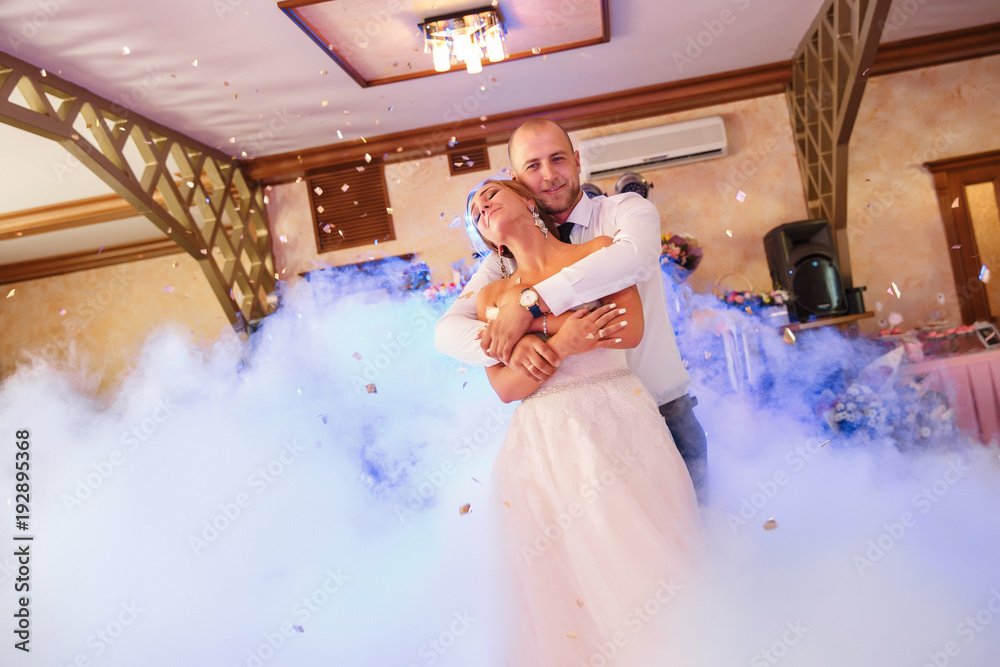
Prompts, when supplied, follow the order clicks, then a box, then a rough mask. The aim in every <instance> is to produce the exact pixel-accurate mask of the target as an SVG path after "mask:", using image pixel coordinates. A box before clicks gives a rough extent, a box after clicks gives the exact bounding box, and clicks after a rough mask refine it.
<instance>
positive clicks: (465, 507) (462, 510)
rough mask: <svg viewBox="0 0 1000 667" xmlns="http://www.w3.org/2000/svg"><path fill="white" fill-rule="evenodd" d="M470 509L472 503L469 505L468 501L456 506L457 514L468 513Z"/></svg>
mask: <svg viewBox="0 0 1000 667" xmlns="http://www.w3.org/2000/svg"><path fill="white" fill-rule="evenodd" d="M471 511H472V505H470V504H469V503H466V504H464V505H462V506H461V507H459V508H458V513H459V515H463V514H468V513H469V512H471Z"/></svg>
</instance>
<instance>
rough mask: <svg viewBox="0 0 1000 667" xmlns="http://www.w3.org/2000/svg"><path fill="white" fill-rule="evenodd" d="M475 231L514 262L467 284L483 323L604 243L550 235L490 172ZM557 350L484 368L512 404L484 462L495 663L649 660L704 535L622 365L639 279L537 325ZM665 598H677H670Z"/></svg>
mask: <svg viewBox="0 0 1000 667" xmlns="http://www.w3.org/2000/svg"><path fill="white" fill-rule="evenodd" d="M469 215H470V216H471V218H472V220H473V221H474V223H475V230H476V231H477V232H478V233H479V235H480V236H481V237H482V240H483V242H484V243H485V244H486V245H487V246H488V247H489V248H490V249H491V250H492V251H494V252H497V253H499V254H500V255H501V257H508V258H512V259H516V262H517V268H516V270H515V271H514V272H513V273H512V274H510V275H509V276H508V277H506V278H504V279H501V280H498V281H496V282H494V283H492V284H490V285H488V286H487V287H485V288H483V289H482V290H481V291H480V292H479V294H477V295H476V312H477V317H478V319H480V320H481V321H483V322H486V321H488V320H489V318H490V316H491V314H493V313H494V312H495V309H496V308H498V307H499V306H503V305H506V304H507V303H509V302H510V301H512V300H514V301H516V300H518V299H519V298H520V296H521V287H520V285H522V284H524V285H533V284H536V283H538V282H540V281H541V280H543V279H545V278H547V277H549V276H551V275H553V274H554V273H556V272H558V271H559V270H560V269H562V268H564V267H566V266H569V265H571V264H574V263H575V262H577V261H578V260H579V259H581V258H582V257H585V256H586V255H589V254H590V253H592V252H595V251H596V250H598V249H600V248H603V247H605V246H607V245H610V244H611V243H613V240H612V239H611V238H609V237H607V236H601V237H597V238H595V239H593V240H591V241H589V242H587V243H584V244H580V245H571V244H567V243H563V242H562V241H560V240H559V237H558V234H557V233H555V228H554V225H553V224H552V221H551V218H550V217H549V216H548V215H547V214H546V213H545V212H544V211H543V210H542V209H541V207H540V206H539V203H538V201H537V200H536V199H535V197H534V196H533V195H532V193H531V192H530V191H529V190H528V189H527V188H525V187H524V186H522V185H521V184H519V183H517V182H514V181H486V182H485V183H484V184H483V185H482V186H481V187H480V188H479V189H478V190H477V191H476V192H475V194H474V195H472V196H471V197H470V199H469ZM502 262H503V260H501V263H502ZM532 330H533V331H537V332H538V334H539V335H542V336H544V337H547V338H548V342H549V345H550V346H551V348H552V349H553V350H554V351H555V352H556V353H557V354H558V356H559V359H560V361H559V364H558V370H557V372H556V373H555V374H554V375H553V376H552V378H551V379H550V380H548V381H547V382H545V383H539V382H537V381H535V380H533V379H531V378H528V377H525V376H524V375H522V374H520V373H518V372H515V371H514V370H512V369H510V368H507V367H506V366H504V365H502V364H498V365H496V366H492V367H488V368H487V369H486V373H487V376H488V378H489V381H490V384H491V386H492V387H493V388H494V390H495V391H496V392H497V394H498V395H499V397H500V398H501V400H503V401H504V402H511V401H518V400H520V401H522V402H521V404H520V405H519V406H518V407H517V409H516V410H515V411H514V414H513V416H512V418H511V422H510V425H509V428H508V432H507V435H506V438H505V440H504V443H503V445H502V447H501V448H500V450H499V452H498V454H497V459H496V462H495V464H494V468H493V486H492V493H493V496H494V501H495V506H497V510H496V511H497V512H499V515H500V521H499V523H500V531H501V535H500V544H501V551H502V554H501V558H502V559H503V561H504V562H505V565H506V569H507V573H506V576H507V577H508V579H507V580H506V581H505V582H504V583H505V588H506V590H507V591H509V593H510V595H511V596H512V601H511V602H512V606H511V607H510V609H507V610H505V613H503V614H502V616H504V617H505V620H506V622H507V626H508V627H507V628H506V632H505V644H506V654H505V655H504V656H503V657H504V658H505V659H506V664H509V665H518V666H519V667H528V666H531V665H538V666H545V667H552V666H555V665H560V666H561V665H573V666H576V665H611V664H616V665H636V666H638V665H651V664H659V660H658V659H657V658H658V657H660V656H662V650H663V647H664V646H665V645H666V644H667V642H669V635H668V633H667V632H666V627H665V626H666V625H667V624H666V623H665V619H666V617H667V616H669V614H668V613H661V612H663V611H665V610H668V609H670V608H671V607H670V602H671V601H672V599H673V598H674V597H675V596H678V595H682V594H683V593H682V591H683V583H682V582H683V581H684V576H685V573H686V572H687V571H688V570H689V569H690V568H689V564H690V563H692V562H693V560H694V558H695V554H694V552H695V551H696V549H697V548H698V544H699V521H698V514H697V504H696V500H695V495H694V489H693V487H692V484H691V479H690V477H689V475H688V472H687V469H686V467H685V465H684V462H683V460H682V459H681V457H680V454H678V452H677V449H676V447H675V446H674V443H673V440H672V439H671V437H670V433H669V431H668V430H667V429H666V427H665V425H664V423H663V420H662V418H661V417H660V415H659V412H658V410H657V406H656V404H655V403H654V400H653V399H652V397H651V396H650V395H649V393H648V392H647V391H646V390H645V388H644V387H643V385H642V383H641V381H640V380H639V379H638V378H637V377H636V376H635V375H633V374H632V373H631V372H630V371H629V370H628V365H627V364H626V361H625V353H624V350H625V349H627V348H631V347H634V346H636V345H637V344H638V343H639V341H640V340H641V339H642V334H643V315H642V304H641V302H640V299H639V293H638V291H637V290H636V288H635V287H634V286H633V287H629V288H627V289H625V290H622V291H620V292H616V293H614V294H609V295H607V296H606V297H604V298H602V299H601V302H600V303H595V304H586V305H584V306H581V307H580V308H579V309H577V310H575V311H574V310H571V311H570V312H569V313H566V314H564V315H562V316H560V317H546V316H545V315H542V316H541V317H539V318H537V320H536V322H535V324H534V325H533V327H532ZM675 606H676V605H675Z"/></svg>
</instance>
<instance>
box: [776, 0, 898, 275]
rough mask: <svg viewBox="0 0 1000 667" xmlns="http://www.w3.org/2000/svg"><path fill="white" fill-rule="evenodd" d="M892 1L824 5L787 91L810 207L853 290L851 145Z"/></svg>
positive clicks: (844, 0)
mask: <svg viewBox="0 0 1000 667" xmlns="http://www.w3.org/2000/svg"><path fill="white" fill-rule="evenodd" d="M891 4H892V0H827V2H826V3H824V5H823V8H822V9H821V10H820V12H819V15H818V16H817V17H816V20H815V21H813V24H812V26H810V28H809V30H808V32H806V36H805V37H804V38H803V40H802V42H801V43H800V44H799V48H798V50H796V52H795V55H794V56H793V57H792V82H791V83H790V84H789V86H788V89H787V97H788V106H789V113H790V116H791V119H792V130H793V132H794V134H795V144H796V148H797V149H798V155H799V166H800V168H801V169H802V185H803V187H804V189H805V194H806V206H807V207H808V209H809V215H810V216H811V217H813V218H825V219H826V220H828V221H829V222H830V225H831V227H832V229H833V234H834V239H835V242H836V246H837V257H838V260H839V263H840V273H841V279H842V280H843V283H844V287H845V288H847V287H853V286H854V283H853V278H852V273H851V258H850V252H849V249H848V246H847V145H848V142H849V141H850V138H851V131H852V130H853V129H854V121H855V120H856V119H857V116H858V108H859V107H860V106H861V97H862V94H863V93H864V90H865V84H866V83H867V81H868V78H867V77H868V74H869V72H870V69H871V66H872V63H873V62H874V61H875V53H876V51H877V50H878V43H879V39H880V37H881V35H882V27H883V26H884V25H885V19H886V16H887V15H888V13H889V7H890V5H891Z"/></svg>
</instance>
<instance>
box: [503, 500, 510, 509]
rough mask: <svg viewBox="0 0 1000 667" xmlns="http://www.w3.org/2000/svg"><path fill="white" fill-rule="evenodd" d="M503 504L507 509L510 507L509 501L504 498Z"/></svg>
mask: <svg viewBox="0 0 1000 667" xmlns="http://www.w3.org/2000/svg"><path fill="white" fill-rule="evenodd" d="M503 504H504V507H506V508H507V509H510V503H509V502H507V501H506V500H505V501H503Z"/></svg>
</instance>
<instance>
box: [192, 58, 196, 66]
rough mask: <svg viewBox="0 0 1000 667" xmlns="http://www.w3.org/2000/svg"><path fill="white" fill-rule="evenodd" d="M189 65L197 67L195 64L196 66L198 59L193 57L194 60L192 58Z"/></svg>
mask: <svg viewBox="0 0 1000 667" xmlns="http://www.w3.org/2000/svg"><path fill="white" fill-rule="evenodd" d="M191 65H192V66H193V67H197V66H198V59H197V58H195V59H194V60H192V61H191Z"/></svg>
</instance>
